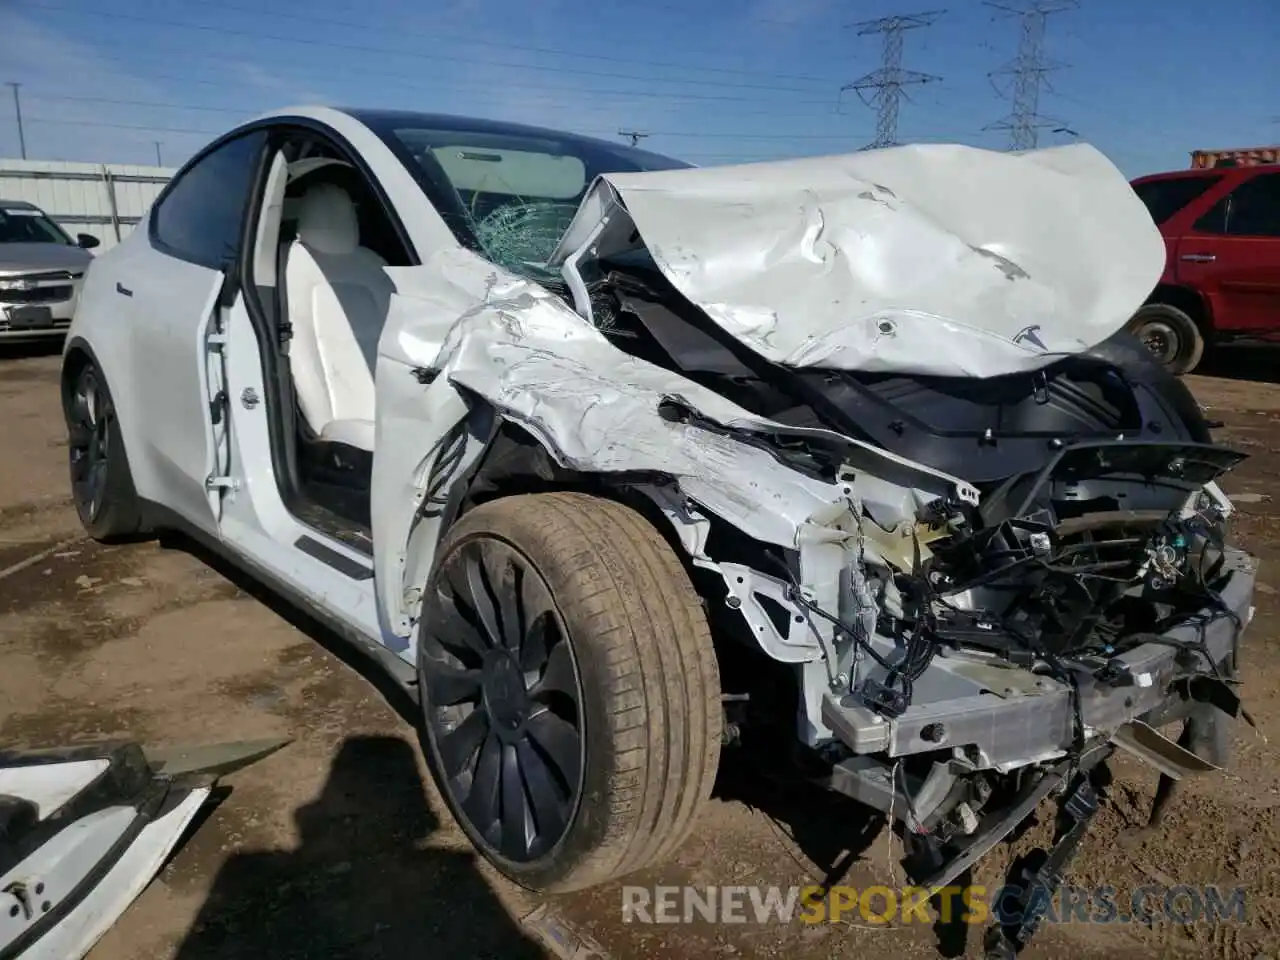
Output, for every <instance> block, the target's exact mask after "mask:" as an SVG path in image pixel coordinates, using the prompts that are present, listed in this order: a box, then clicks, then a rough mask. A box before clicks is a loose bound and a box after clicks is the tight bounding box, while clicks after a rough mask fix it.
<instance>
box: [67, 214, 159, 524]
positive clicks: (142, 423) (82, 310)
mask: <svg viewBox="0 0 1280 960" xmlns="http://www.w3.org/2000/svg"><path fill="white" fill-rule="evenodd" d="M129 245H130V244H129V240H128V239H126V240H125V242H124V243H122V244H120V245H118V246H116V247H114V248H113V249H112V250H110V251H108V252H107V253H105V254H103V255H102V256H101V257H99V258H98V259H97V260H96V261H95V262H94V268H93V269H92V270H89V271H88V272H87V273H86V274H85V279H84V286H83V287H82V288H81V291H80V300H79V303H78V304H77V306H76V312H75V316H74V317H73V318H72V320H71V326H70V327H69V328H68V329H67V338H66V340H65V341H64V344H63V353H62V377H61V379H62V391H63V392H62V397H63V399H64V401H65V400H66V399H67V397H68V395H69V392H70V390H71V389H72V386H73V384H74V376H75V374H76V373H77V372H78V367H77V366H76V364H77V362H78V359H79V358H85V359H87V360H89V361H90V362H92V363H93V365H94V366H95V367H97V368H98V370H99V371H100V372H101V374H102V376H103V377H104V378H105V379H106V381H107V385H108V387H109V388H110V390H111V399H112V402H113V403H114V404H115V408H116V424H117V426H118V427H119V430H120V437H121V440H122V442H123V444H124V449H125V455H126V457H128V459H129V472H130V474H131V475H132V478H133V485H134V489H135V490H136V491H137V493H138V496H139V497H140V498H141V499H143V500H144V501H152V502H161V500H162V497H161V490H160V488H159V484H158V482H157V479H156V477H155V474H154V473H153V472H152V471H151V470H150V469H149V464H148V463H147V462H146V458H144V457H141V456H139V455H134V456H129V454H130V453H131V452H133V451H140V450H142V449H143V437H144V436H145V434H146V430H147V417H146V416H145V411H144V410H143V408H142V404H141V403H140V402H139V398H138V391H137V384H138V382H139V376H140V373H141V372H140V371H138V370H137V369H136V364H135V363H134V356H133V349H132V344H133V337H132V335H131V332H130V330H129V329H128V323H129V318H128V317H127V316H123V315H121V313H120V311H119V307H118V303H117V301H118V300H120V298H119V297H117V296H115V293H114V287H115V285H116V279H117V275H116V271H115V270H114V269H112V267H113V266H114V264H115V262H116V261H117V260H118V259H119V258H121V257H123V256H126V255H127V254H128V248H129Z"/></svg>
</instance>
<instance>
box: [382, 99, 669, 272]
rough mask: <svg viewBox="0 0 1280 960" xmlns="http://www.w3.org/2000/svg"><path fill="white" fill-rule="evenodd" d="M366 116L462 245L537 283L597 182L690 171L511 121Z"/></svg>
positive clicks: (651, 157)
mask: <svg viewBox="0 0 1280 960" xmlns="http://www.w3.org/2000/svg"><path fill="white" fill-rule="evenodd" d="M365 119H366V122H369V123H370V126H372V127H373V128H374V130H375V132H377V133H378V134H379V135H380V136H382V138H383V139H384V140H385V141H386V142H387V143H388V145H389V146H391V148H392V150H393V151H395V152H396V153H397V154H398V155H399V156H400V157H401V159H402V160H404V161H406V162H408V163H409V165H410V170H411V171H412V172H413V173H414V175H415V177H417V178H418V181H419V183H420V184H421V185H422V187H423V188H424V190H426V192H427V195H428V196H429V197H430V198H431V200H432V202H433V203H434V204H435V206H436V209H437V210H439V211H440V213H441V215H442V216H443V217H444V219H445V221H446V222H447V223H448V224H449V226H450V227H451V228H452V229H453V231H454V233H455V234H456V235H457V237H458V240H459V242H460V243H462V244H463V245H464V246H467V247H470V248H471V249H473V250H476V251H477V252H478V253H481V254H483V255H484V256H485V257H487V258H488V259H490V260H492V261H493V262H494V263H497V264H499V265H501V266H503V267H506V268H507V269H509V270H512V271H515V272H517V273H522V274H525V275H528V276H532V277H535V278H542V277H544V276H545V275H546V274H547V272H548V271H547V268H546V266H545V264H546V263H547V261H548V260H549V259H550V258H551V254H552V252H553V251H554V250H555V248H556V244H557V243H559V241H560V237H561V236H562V235H563V234H564V231H565V230H566V229H567V228H568V226H569V224H570V222H571V221H572V220H573V215H574V213H576V212H577V209H578V204H579V203H580V202H581V200H582V197H583V195H584V194H585V193H586V191H587V188H588V187H590V186H591V183H592V182H593V181H594V180H595V178H596V177H597V176H599V175H600V174H602V173H624V172H625V173H630V172H636V171H641V170H666V169H672V168H676V167H684V166H688V165H687V164H685V163H682V162H680V161H678V160H673V159H671V158H670V157H664V156H661V155H659V154H654V153H648V152H647V151H644V150H637V149H634V148H631V147H627V146H624V145H622V144H612V143H609V142H607V141H603V140H594V139H592V138H589V137H579V136H575V135H573V134H564V133H557V132H554V131H549V130H545V131H544V130H539V129H536V128H531V127H522V126H517V125H515V124H502V123H497V122H493V121H466V120H459V119H457V118H452V117H441V118H431V117H425V116H424V117H418V116H415V115H412V114H400V115H376V116H374V117H372V118H365ZM432 121H438V122H432ZM556 273H557V274H558V271H556Z"/></svg>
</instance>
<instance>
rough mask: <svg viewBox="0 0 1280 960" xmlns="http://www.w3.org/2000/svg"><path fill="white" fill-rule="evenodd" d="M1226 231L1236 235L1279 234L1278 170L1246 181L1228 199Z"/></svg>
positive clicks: (1268, 235) (1279, 190) (1262, 235)
mask: <svg viewBox="0 0 1280 960" xmlns="http://www.w3.org/2000/svg"><path fill="white" fill-rule="evenodd" d="M1228 199H1230V201H1231V206H1230V207H1229V208H1228V210H1227V233H1228V234H1231V235H1233V236H1238V237H1280V173H1265V174H1262V175H1260V176H1257V177H1254V178H1253V179H1251V180H1246V181H1245V182H1244V183H1242V184H1240V186H1238V187H1236V188H1235V189H1234V190H1232V191H1231V196H1230V197H1229V198H1228Z"/></svg>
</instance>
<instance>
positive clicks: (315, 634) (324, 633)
mask: <svg viewBox="0 0 1280 960" xmlns="http://www.w3.org/2000/svg"><path fill="white" fill-rule="evenodd" d="M159 542H160V546H161V548H162V549H165V550H181V551H182V552H183V553H187V554H189V555H191V556H192V557H194V558H195V559H197V560H199V561H200V562H201V563H203V564H204V565H205V566H207V567H209V568H210V569H211V570H213V571H215V572H216V573H218V574H219V575H220V576H222V577H224V578H225V579H226V580H227V581H228V582H229V583H231V584H233V585H234V586H235V587H236V589H238V590H241V591H243V592H244V593H246V594H248V595H249V596H250V597H252V598H253V599H254V600H256V601H257V602H258V603H261V604H262V605H263V606H265V607H266V608H267V609H269V610H270V611H271V612H272V613H274V614H275V615H276V616H278V617H280V619H282V620H284V621H285V622H286V623H288V624H289V625H290V626H293V627H296V628H297V629H298V630H299V631H300V632H302V633H304V634H306V635H307V637H308V638H310V639H311V640H313V641H314V642H316V643H318V644H319V645H320V646H321V647H323V648H324V649H325V650H326V651H327V652H328V653H330V654H332V655H333V656H334V657H336V658H337V659H339V660H341V661H342V662H343V663H344V664H345V665H346V666H348V667H350V668H351V669H352V670H354V671H356V673H358V674H360V676H361V677H362V678H364V680H365V681H366V682H368V683H369V684H370V685H372V686H373V687H374V688H375V689H376V690H377V691H378V692H379V693H380V694H381V695H382V698H383V699H384V700H385V701H386V703H387V706H389V707H390V708H391V709H392V710H394V711H395V712H396V713H397V714H398V715H399V716H400V717H401V719H403V720H404V722H405V723H408V724H411V725H412V726H413V727H414V728H415V729H416V728H417V726H418V704H417V702H416V701H415V700H414V698H413V697H412V696H410V695H409V693H408V692H407V691H406V690H405V688H404V687H402V686H400V684H399V683H397V682H396V680H395V679H394V678H393V677H392V676H391V675H390V674H389V673H388V672H387V671H386V669H384V668H383V667H382V665H381V664H379V663H378V662H377V661H376V660H375V659H374V658H373V657H372V656H371V655H370V654H367V653H365V652H364V651H363V650H362V649H361V648H359V647H357V646H356V645H355V644H353V643H350V642H349V641H347V640H344V639H343V638H342V637H340V636H339V635H338V634H337V633H335V632H334V631H333V630H331V629H330V628H329V627H328V626H326V625H325V624H324V623H322V622H321V621H320V620H318V619H316V618H315V617H313V616H311V615H310V614H309V613H307V612H306V611H305V610H302V609H301V608H300V607H297V606H295V605H294V604H293V603H291V602H289V601H288V600H287V599H285V598H284V597H282V596H280V595H279V594H278V593H275V592H273V591H272V590H271V588H270V587H268V586H266V585H265V584H263V583H261V582H260V581H258V580H256V579H255V578H254V577H253V575H252V574H249V573H246V572H245V571H244V570H242V569H240V568H239V567H238V566H236V565H235V564H234V563H232V562H230V561H229V560H227V559H226V557H223V556H221V555H220V554H218V553H215V552H214V551H212V550H210V549H208V548H207V547H206V546H205V545H204V544H202V543H200V542H199V541H197V540H193V539H192V538H191V537H188V536H186V535H185V534H181V533H176V532H170V531H165V532H164V533H162V534H161V535H160V538H159Z"/></svg>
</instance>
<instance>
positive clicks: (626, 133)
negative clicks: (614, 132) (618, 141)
mask: <svg viewBox="0 0 1280 960" xmlns="http://www.w3.org/2000/svg"><path fill="white" fill-rule="evenodd" d="M618 136H620V137H627V138H629V139H630V140H631V145H632V146H633V147H634V146H637V145H638V144H639V143H640V141H641V140H643V139H644V138H645V137H647V136H649V134H647V133H643V132H642V131H640V130H619V131H618Z"/></svg>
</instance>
